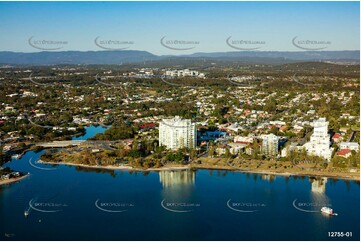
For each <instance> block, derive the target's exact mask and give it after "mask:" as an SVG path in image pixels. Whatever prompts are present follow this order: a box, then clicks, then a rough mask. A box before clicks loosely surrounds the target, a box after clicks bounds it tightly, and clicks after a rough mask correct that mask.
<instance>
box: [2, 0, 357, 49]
mask: <svg viewBox="0 0 361 242" xmlns="http://www.w3.org/2000/svg"><path fill="white" fill-rule="evenodd" d="M359 4H360V3H359V2H0V36H1V38H0V51H15V52H39V51H42V50H49V51H55V49H56V48H58V49H56V50H57V51H59V50H60V51H66V50H80V51H98V50H105V49H128V50H144V51H148V52H150V53H153V54H157V55H168V54H169V55H184V54H191V53H195V52H224V51H239V50H253V49H254V50H259V51H302V50H304V49H302V48H300V46H301V47H306V48H310V49H311V50H314V49H317V48H323V50H359V49H360V37H359V36H360V5H359ZM162 38H163V39H162ZM295 38H296V39H295ZM227 39H228V43H227ZM108 40H110V42H109V41H108ZM175 40H178V41H180V42H174V41H175ZM107 41H108V42H107ZM182 41H186V42H185V43H184V42H182ZM307 41H308V42H307ZM29 42H30V43H29ZM55 42H56V43H55Z"/></svg>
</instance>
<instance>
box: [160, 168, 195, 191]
mask: <svg viewBox="0 0 361 242" xmlns="http://www.w3.org/2000/svg"><path fill="white" fill-rule="evenodd" d="M195 177H196V175H195V171H192V170H174V171H159V181H160V183H161V184H162V186H163V188H171V187H179V186H189V185H193V184H194V182H195Z"/></svg>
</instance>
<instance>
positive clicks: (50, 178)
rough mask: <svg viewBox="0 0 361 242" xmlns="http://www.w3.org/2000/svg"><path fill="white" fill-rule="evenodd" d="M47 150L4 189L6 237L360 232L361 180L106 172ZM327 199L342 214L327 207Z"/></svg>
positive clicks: (265, 236) (1, 231)
mask: <svg viewBox="0 0 361 242" xmlns="http://www.w3.org/2000/svg"><path fill="white" fill-rule="evenodd" d="M90 130H93V129H90ZM41 154H42V152H40V153H37V154H36V153H34V152H28V153H26V154H25V155H24V156H23V157H22V158H21V159H20V160H13V161H12V162H10V163H8V164H6V166H10V167H11V168H13V169H15V170H20V171H24V172H30V173H31V175H30V176H29V177H28V178H26V179H24V180H22V181H21V182H18V183H15V184H10V185H6V186H1V188H0V189H1V190H0V223H1V226H0V238H1V240H334V239H332V238H329V237H328V232H331V231H339V232H352V233H353V236H352V238H347V237H343V238H339V239H337V238H336V239H335V240H347V239H348V240H359V238H360V232H359V227H360V222H359V221H360V220H359V214H360V200H359V196H360V186H359V183H358V182H353V181H344V180H331V179H324V180H313V179H310V178H308V177H304V178H297V177H290V178H285V177H281V176H264V175H263V176H261V175H255V174H245V173H240V172H225V171H216V170H215V171H208V170H199V171H197V172H192V171H177V172H169V171H168V172H165V171H163V172H148V173H143V172H133V173H129V172H125V171H109V170H108V171H107V170H102V171H101V170H93V169H80V168H76V167H73V166H63V165H60V166H51V165H42V164H37V163H36V160H37V159H38V158H39V157H40V155H41ZM30 159H31V160H30ZM29 160H30V162H29ZM30 206H31V208H30V210H29V211H30V214H29V216H28V217H27V218H25V216H24V210H26V209H29V207H30ZM322 206H330V207H332V208H334V210H335V212H337V213H338V214H339V215H338V216H336V217H327V216H324V215H322V214H321V213H320V212H319V210H320V208H321V207H322ZM5 234H7V237H6V236H5Z"/></svg>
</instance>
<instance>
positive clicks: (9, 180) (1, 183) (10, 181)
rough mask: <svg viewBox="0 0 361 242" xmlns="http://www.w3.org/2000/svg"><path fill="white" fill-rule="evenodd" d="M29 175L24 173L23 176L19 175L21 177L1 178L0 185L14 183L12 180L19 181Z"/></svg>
mask: <svg viewBox="0 0 361 242" xmlns="http://www.w3.org/2000/svg"><path fill="white" fill-rule="evenodd" d="M29 175H30V173H28V174H26V175H24V176H21V177H17V178H11V179H8V180H2V181H0V186H1V185H5V184H10V183H14V182H17V181H20V180H22V179H24V178H26V177H28V176H29Z"/></svg>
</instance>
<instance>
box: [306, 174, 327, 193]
mask: <svg viewBox="0 0 361 242" xmlns="http://www.w3.org/2000/svg"><path fill="white" fill-rule="evenodd" d="M310 182H311V191H312V192H313V193H325V192H326V183H327V178H326V177H320V178H314V177H310Z"/></svg>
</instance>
